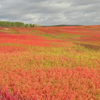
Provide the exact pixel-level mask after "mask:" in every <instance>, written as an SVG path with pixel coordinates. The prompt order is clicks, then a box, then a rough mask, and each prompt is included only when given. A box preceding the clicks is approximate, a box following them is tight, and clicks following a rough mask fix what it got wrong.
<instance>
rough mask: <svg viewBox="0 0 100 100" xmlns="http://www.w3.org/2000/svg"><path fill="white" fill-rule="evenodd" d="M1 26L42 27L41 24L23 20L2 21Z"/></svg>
mask: <svg viewBox="0 0 100 100" xmlns="http://www.w3.org/2000/svg"><path fill="white" fill-rule="evenodd" d="M0 27H41V25H37V24H24V23H23V22H10V21H0Z"/></svg>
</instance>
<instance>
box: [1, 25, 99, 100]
mask: <svg viewBox="0 0 100 100" xmlns="http://www.w3.org/2000/svg"><path fill="white" fill-rule="evenodd" d="M0 100H100V25H94V26H64V27H37V28H15V27H9V28H5V27H0Z"/></svg>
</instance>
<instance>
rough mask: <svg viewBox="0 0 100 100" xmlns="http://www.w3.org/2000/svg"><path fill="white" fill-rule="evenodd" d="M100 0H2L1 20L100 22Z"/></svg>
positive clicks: (49, 23) (61, 22)
mask: <svg viewBox="0 0 100 100" xmlns="http://www.w3.org/2000/svg"><path fill="white" fill-rule="evenodd" d="M99 5H100V0H84V1H81V0H63V1H62V0H0V20H8V21H21V22H24V23H37V24H42V25H56V24H85V25H89V24H92V25H94V24H100V17H99V16H100V6H99Z"/></svg>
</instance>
